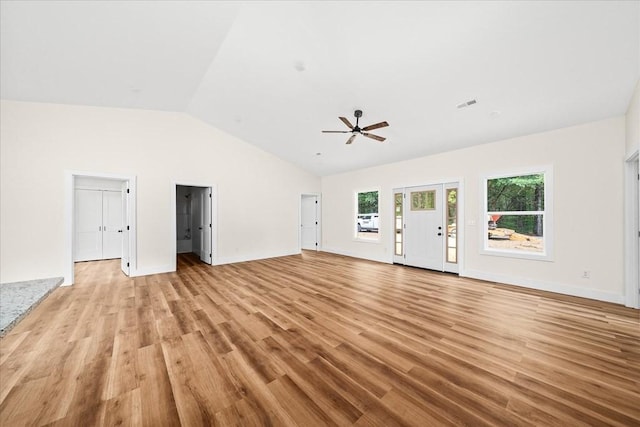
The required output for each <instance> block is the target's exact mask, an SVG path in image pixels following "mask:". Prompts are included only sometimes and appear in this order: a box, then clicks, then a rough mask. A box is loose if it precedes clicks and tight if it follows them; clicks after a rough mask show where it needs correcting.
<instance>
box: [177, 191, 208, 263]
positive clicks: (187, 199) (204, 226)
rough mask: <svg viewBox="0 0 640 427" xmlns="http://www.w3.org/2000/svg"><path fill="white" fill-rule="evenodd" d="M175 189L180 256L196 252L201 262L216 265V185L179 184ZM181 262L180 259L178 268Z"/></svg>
mask: <svg viewBox="0 0 640 427" xmlns="http://www.w3.org/2000/svg"><path fill="white" fill-rule="evenodd" d="M173 189H174V195H173V198H172V200H173V205H174V209H173V212H174V216H175V218H174V221H173V224H174V229H175V232H174V233H173V236H174V240H173V242H174V244H175V253H176V255H179V254H193V255H194V256H195V257H197V258H198V259H199V260H200V261H201V262H203V263H205V264H209V265H212V264H213V256H214V250H213V248H214V241H215V239H214V220H213V213H214V191H213V187H211V186H199V185H186V184H175V185H174V186H173ZM174 262H175V259H174ZM177 265H178V263H177V262H176V264H175V266H174V270H175V269H176V268H177Z"/></svg>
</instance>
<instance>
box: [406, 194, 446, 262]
mask: <svg viewBox="0 0 640 427" xmlns="http://www.w3.org/2000/svg"><path fill="white" fill-rule="evenodd" d="M442 195H443V189H442V185H441V184H438V185H428V186H422V187H411V188H407V189H406V197H405V209H404V216H405V232H404V240H405V246H404V249H405V264H406V265H411V266H414V267H421V268H428V269H431V270H438V271H443V268H444V267H443V264H444V242H445V240H444V239H445V237H446V235H447V234H446V230H445V224H444V211H443V207H444V203H443V198H442Z"/></svg>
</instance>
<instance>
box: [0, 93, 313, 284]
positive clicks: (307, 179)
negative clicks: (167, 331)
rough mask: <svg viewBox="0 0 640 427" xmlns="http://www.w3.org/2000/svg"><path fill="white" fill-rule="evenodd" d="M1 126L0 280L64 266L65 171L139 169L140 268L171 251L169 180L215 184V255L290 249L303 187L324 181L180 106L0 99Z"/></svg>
mask: <svg viewBox="0 0 640 427" xmlns="http://www.w3.org/2000/svg"><path fill="white" fill-rule="evenodd" d="M0 132H1V133H0V173H1V175H0V229H1V237H2V238H1V239H0V242H1V246H0V282H2V283H5V282H13V281H20V280H31V279H38V278H45V277H59V276H63V275H64V271H65V270H64V267H65V266H64V259H63V258H64V233H65V231H64V206H63V205H64V173H65V170H72V171H85V172H99V173H111V174H120V175H135V176H137V195H138V204H137V227H138V233H137V238H138V249H137V251H138V265H137V268H138V269H139V270H141V271H146V272H150V271H163V270H165V269H166V268H167V266H169V265H170V264H171V262H170V261H171V257H174V256H175V253H172V250H171V245H172V242H175V235H173V234H172V233H171V229H172V227H171V221H170V218H171V212H170V208H171V201H170V197H171V186H172V182H210V183H212V184H214V185H216V186H217V190H218V200H217V201H218V224H217V225H218V251H219V253H218V262H233V261H236V260H241V259H251V258H262V257H268V256H277V255H284V254H291V253H296V252H297V251H298V231H299V230H298V228H299V225H298V215H299V204H300V194H301V193H314V192H319V188H320V180H319V178H317V177H315V176H313V175H311V174H309V173H307V172H305V171H303V170H301V169H299V168H297V167H295V166H293V165H291V164H289V163H287V162H285V161H283V160H280V159H278V158H276V157H275V156H273V155H271V154H268V153H266V152H264V151H262V150H260V149H257V148H255V147H254V146H252V145H250V144H247V143H245V142H243V141H241V140H239V139H237V138H234V137H232V136H230V135H228V134H226V133H224V132H222V131H220V130H218V129H215V128H212V127H211V126H209V125H207V124H205V123H203V122H201V121H199V120H197V119H194V118H192V117H190V116H188V115H186V114H182V113H169V112H158V111H145V110H126V109H113V108H99V107H83V106H69V105H55V104H38V103H26V102H13V101H2V103H1V105H0ZM194 153H197V156H194V155H193V154H194ZM25 230H26V231H25Z"/></svg>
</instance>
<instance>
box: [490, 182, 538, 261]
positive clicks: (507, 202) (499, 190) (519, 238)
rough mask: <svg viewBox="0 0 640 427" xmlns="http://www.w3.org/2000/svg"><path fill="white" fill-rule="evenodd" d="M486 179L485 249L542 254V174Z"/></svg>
mask: <svg viewBox="0 0 640 427" xmlns="http://www.w3.org/2000/svg"><path fill="white" fill-rule="evenodd" d="M486 183H487V187H486V197H487V212H486V213H487V237H488V239H487V245H486V248H485V249H489V250H498V251H506V252H527V253H532V254H536V253H538V254H543V253H544V251H545V236H544V221H545V200H544V193H545V192H544V190H545V188H544V186H545V174H544V173H538V174H532V175H520V176H510V177H503V178H490V179H487V181H486Z"/></svg>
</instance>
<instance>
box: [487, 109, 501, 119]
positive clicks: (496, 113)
mask: <svg viewBox="0 0 640 427" xmlns="http://www.w3.org/2000/svg"><path fill="white" fill-rule="evenodd" d="M500 114H502V113H501V112H500V111H498V110H493V111H492V112H490V113H489V117H491V118H496V117H498V116H499V115H500Z"/></svg>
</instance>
